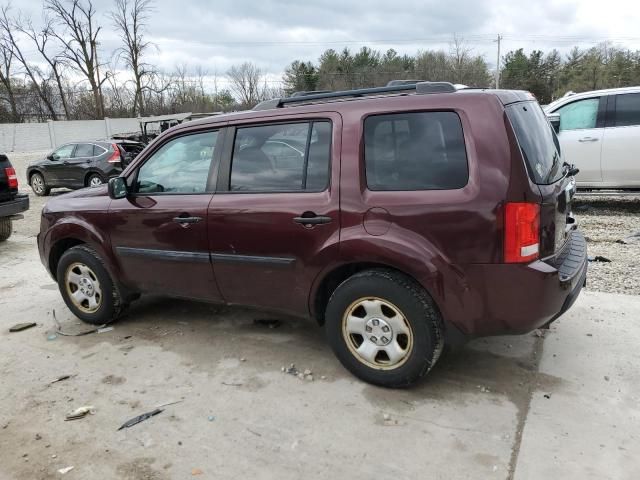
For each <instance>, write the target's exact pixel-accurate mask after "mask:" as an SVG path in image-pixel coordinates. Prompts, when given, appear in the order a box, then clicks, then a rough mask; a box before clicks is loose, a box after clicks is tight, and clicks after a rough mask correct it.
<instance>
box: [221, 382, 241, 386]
mask: <svg viewBox="0 0 640 480" xmlns="http://www.w3.org/2000/svg"><path fill="white" fill-rule="evenodd" d="M222 385H226V386H227V387H241V386H242V385H243V384H242V383H228V382H222Z"/></svg>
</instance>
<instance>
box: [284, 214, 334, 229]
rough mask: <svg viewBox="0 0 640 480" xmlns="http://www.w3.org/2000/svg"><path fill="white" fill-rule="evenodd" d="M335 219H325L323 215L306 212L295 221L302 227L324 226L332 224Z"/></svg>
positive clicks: (294, 218)
mask: <svg viewBox="0 0 640 480" xmlns="http://www.w3.org/2000/svg"><path fill="white" fill-rule="evenodd" d="M332 220H333V219H332V218H331V217H325V216H322V215H316V214H315V213H312V212H304V213H303V214H302V216H301V217H293V221H294V222H296V223H300V224H302V225H305V226H307V225H324V224H326V223H331V221H332Z"/></svg>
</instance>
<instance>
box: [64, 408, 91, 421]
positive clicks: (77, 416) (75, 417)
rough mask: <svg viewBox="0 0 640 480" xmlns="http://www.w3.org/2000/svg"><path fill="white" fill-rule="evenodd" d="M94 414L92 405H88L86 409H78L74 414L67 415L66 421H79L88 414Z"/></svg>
mask: <svg viewBox="0 0 640 480" xmlns="http://www.w3.org/2000/svg"><path fill="white" fill-rule="evenodd" d="M89 413H90V414H91V415H93V414H94V408H93V406H91V405H86V406H84V407H79V408H76V409H75V410H74V411H73V412H69V413H67V416H66V418H65V421H69V420H79V419H81V418H84V417H86V416H87V415H88V414H89Z"/></svg>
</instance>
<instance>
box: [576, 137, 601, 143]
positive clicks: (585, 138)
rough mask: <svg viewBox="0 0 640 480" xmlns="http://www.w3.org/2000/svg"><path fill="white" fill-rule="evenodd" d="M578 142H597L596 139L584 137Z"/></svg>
mask: <svg viewBox="0 0 640 480" xmlns="http://www.w3.org/2000/svg"><path fill="white" fill-rule="evenodd" d="M578 141H579V142H582V143H585V142H597V141H598V139H597V138H595V137H584V138H581V139H580V140H578Z"/></svg>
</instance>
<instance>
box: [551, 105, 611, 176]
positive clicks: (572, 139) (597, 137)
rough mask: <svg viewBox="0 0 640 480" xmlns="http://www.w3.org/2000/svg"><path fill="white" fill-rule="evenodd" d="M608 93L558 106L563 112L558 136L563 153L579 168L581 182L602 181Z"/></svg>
mask: <svg viewBox="0 0 640 480" xmlns="http://www.w3.org/2000/svg"><path fill="white" fill-rule="evenodd" d="M605 103H606V97H593V98H585V99H582V100H576V101H574V102H571V103H568V104H565V105H563V106H562V107H560V108H559V109H557V110H555V111H554V113H559V114H560V133H559V134H558V139H559V140H560V145H561V147H562V157H563V160H564V161H566V162H567V163H570V164H574V165H575V166H576V167H578V168H579V169H580V174H579V175H578V176H577V178H576V180H577V182H578V184H598V183H600V182H602V170H601V165H600V155H601V151H602V143H603V142H602V140H603V135H604V111H605Z"/></svg>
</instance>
